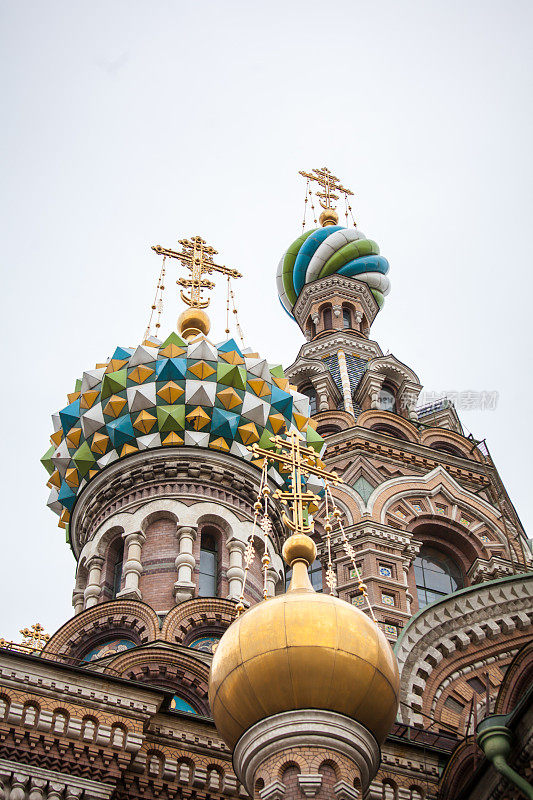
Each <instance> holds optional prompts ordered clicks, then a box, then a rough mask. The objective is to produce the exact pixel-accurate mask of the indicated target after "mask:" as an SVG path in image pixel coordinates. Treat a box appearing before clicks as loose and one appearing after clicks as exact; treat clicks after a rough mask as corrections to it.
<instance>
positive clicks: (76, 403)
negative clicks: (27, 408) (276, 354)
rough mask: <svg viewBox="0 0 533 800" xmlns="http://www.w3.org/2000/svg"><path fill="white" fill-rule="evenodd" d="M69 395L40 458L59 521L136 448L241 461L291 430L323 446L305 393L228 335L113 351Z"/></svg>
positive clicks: (170, 340) (277, 368) (174, 337)
mask: <svg viewBox="0 0 533 800" xmlns="http://www.w3.org/2000/svg"><path fill="white" fill-rule="evenodd" d="M186 313H188V312H186ZM195 313H196V316H197V317H199V315H200V314H202V313H203V312H198V311H196V312H195ZM189 316H190V315H189ZM195 319H196V318H195ZM200 321H201V320H200ZM68 401H69V402H68V405H67V406H65V407H64V408H63V409H62V410H61V411H59V413H58V414H54V415H53V416H52V421H53V425H54V432H53V434H52V436H51V446H50V448H49V450H48V451H47V452H46V453H45V455H44V456H43V458H42V462H43V464H44V466H45V468H46V469H47V471H48V473H49V476H50V477H49V480H48V486H49V487H50V498H49V500H48V505H49V507H50V508H51V509H52V510H53V511H55V512H56V513H57V514H60V515H61V521H60V524H62V525H63V526H65V525H66V524H67V523H68V519H69V515H70V513H71V512H72V509H73V508H74V504H75V503H76V500H77V498H78V496H79V494H80V492H81V491H82V490H83V488H84V487H85V486H86V485H87V483H88V482H89V481H91V480H92V478H94V477H95V476H96V475H98V473H99V472H101V470H103V469H105V467H107V466H108V465H109V464H112V463H114V462H115V461H117V460H119V459H122V458H125V457H127V456H129V455H131V454H132V453H137V452H139V451H142V450H149V449H153V448H158V447H167V446H172V447H180V446H190V447H204V448H210V449H213V450H218V451H220V452H223V453H230V454H232V455H234V456H237V457H238V458H243V459H245V460H247V461H250V460H251V459H252V455H251V453H250V451H249V450H248V446H249V445H251V444H254V443H255V442H258V443H259V444H260V446H261V447H263V448H267V449H268V448H271V447H272V446H273V445H272V443H271V441H270V438H271V437H272V436H274V435H275V434H278V433H280V432H283V431H284V430H291V429H297V430H299V431H300V432H302V434H303V436H304V438H305V439H306V441H307V443H308V444H309V445H310V446H311V447H313V448H314V449H316V450H317V452H319V453H320V452H321V451H322V450H323V448H324V441H323V439H322V437H321V436H320V435H319V434H318V433H316V431H315V430H314V426H313V423H312V421H311V422H310V420H309V400H308V398H307V397H305V396H304V395H301V394H299V393H297V392H295V391H294V390H293V389H291V387H290V386H289V381H288V380H287V378H286V377H285V375H284V373H283V368H282V367H281V366H280V365H272V364H269V363H268V362H267V361H266V360H265V359H263V358H261V357H260V356H259V355H258V354H257V353H252V352H248V351H247V350H244V351H243V350H241V349H240V348H239V347H238V346H237V344H236V343H235V341H234V340H233V339H229V340H228V341H225V342H222V343H221V344H218V345H215V344H213V343H211V342H210V341H209V340H208V339H207V338H206V337H205V336H203V335H200V336H198V337H197V338H196V339H194V341H192V342H187V341H185V340H184V339H182V338H181V337H180V336H178V334H177V333H172V334H171V335H170V336H169V337H168V338H167V339H166V341H164V342H160V341H158V340H156V339H153V340H146V341H145V342H143V344H142V345H139V346H138V347H137V348H127V347H117V348H116V350H115V352H114V353H113V356H112V357H111V359H109V360H108V361H106V362H105V363H103V364H97V365H96V368H95V369H94V370H90V371H88V372H84V373H83V376H82V377H81V378H80V379H78V380H77V381H76V385H75V389H74V392H72V393H71V394H70V395H68Z"/></svg>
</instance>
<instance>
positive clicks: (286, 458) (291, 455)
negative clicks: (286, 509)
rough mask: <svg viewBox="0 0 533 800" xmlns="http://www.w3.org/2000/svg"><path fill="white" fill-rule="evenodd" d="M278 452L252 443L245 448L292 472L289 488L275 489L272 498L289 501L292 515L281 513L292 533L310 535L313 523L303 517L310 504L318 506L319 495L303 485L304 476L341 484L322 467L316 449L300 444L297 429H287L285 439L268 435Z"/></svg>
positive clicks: (333, 474) (283, 501)
mask: <svg viewBox="0 0 533 800" xmlns="http://www.w3.org/2000/svg"><path fill="white" fill-rule="evenodd" d="M270 441H271V442H272V443H273V445H274V447H275V448H276V450H277V452H275V451H273V450H266V449H265V448H263V447H259V446H258V445H257V444H253V445H251V446H250V447H249V448H248V449H249V450H250V451H251V452H252V454H253V455H254V456H255V457H256V458H266V459H268V460H269V461H275V462H277V463H278V464H279V466H280V467H285V471H287V472H290V473H291V484H290V489H288V490H287V491H282V490H281V489H277V490H276V492H275V493H274V495H273V497H276V498H277V499H279V500H281V502H282V503H283V504H284V505H288V504H290V507H291V518H289V517H288V516H287V514H285V513H283V522H284V523H285V525H287V527H288V528H289V529H290V530H291V531H294V533H305V534H309V533H311V532H312V530H313V526H312V525H311V524H309V522H308V521H307V518H306V513H305V512H306V510H307V509H308V507H309V506H310V505H311V504H314V505H318V503H319V501H320V498H319V496H318V495H317V494H315V493H314V492H311V491H310V490H309V489H304V488H303V479H304V478H306V477H308V476H309V475H316V476H317V477H319V478H325V479H327V480H329V481H331V483H333V484H335V485H336V484H338V483H342V479H341V478H339V476H338V475H337V473H336V472H328V471H327V470H326V469H325V468H324V464H323V462H322V461H321V460H320V458H319V456H318V455H317V453H316V451H315V450H313V448H312V447H307V446H306V445H304V444H302V439H301V437H300V434H299V433H298V432H297V431H290V432H288V433H287V434H286V436H285V438H283V437H282V436H271V437H270Z"/></svg>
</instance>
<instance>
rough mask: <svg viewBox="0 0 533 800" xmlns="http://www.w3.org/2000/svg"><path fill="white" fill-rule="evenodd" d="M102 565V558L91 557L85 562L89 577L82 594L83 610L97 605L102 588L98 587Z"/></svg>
mask: <svg viewBox="0 0 533 800" xmlns="http://www.w3.org/2000/svg"><path fill="white" fill-rule="evenodd" d="M103 565H104V559H103V558H102V556H93V557H92V558H90V559H89V561H88V562H87V568H88V570H89V577H88V579H87V586H86V587H85V592H84V593H83V595H84V598H85V608H91V607H92V606H95V605H96V604H97V603H98V599H99V597H100V592H101V591H102V587H101V586H100V581H101V579H102V567H103Z"/></svg>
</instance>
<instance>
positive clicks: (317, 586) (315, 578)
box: [285, 558, 324, 592]
mask: <svg viewBox="0 0 533 800" xmlns="http://www.w3.org/2000/svg"><path fill="white" fill-rule="evenodd" d="M307 574H308V575H309V580H310V581H311V586H312V587H313V589H314V590H315V592H321V591H323V588H324V586H323V580H322V564H321V563H320V561H319V560H318V558H316V559H315V560H314V561H313V563H312V564H311V566H310V567H308V568H307ZM291 578H292V568H291V569H288V570H286V571H285V591H286V590H287V589H288V588H289V586H290V583H291Z"/></svg>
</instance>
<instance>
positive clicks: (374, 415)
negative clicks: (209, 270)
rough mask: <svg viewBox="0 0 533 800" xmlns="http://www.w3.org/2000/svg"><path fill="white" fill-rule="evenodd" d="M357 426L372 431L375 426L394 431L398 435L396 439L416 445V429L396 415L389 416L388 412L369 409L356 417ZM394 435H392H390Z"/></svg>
mask: <svg viewBox="0 0 533 800" xmlns="http://www.w3.org/2000/svg"><path fill="white" fill-rule="evenodd" d="M357 425H358V426H359V427H361V428H368V429H369V430H372V429H374V428H375V426H376V425H382V426H384V427H386V428H389V429H390V430H396V431H398V433H399V434H400V436H399V437H398V438H403V439H404V441H408V442H413V444H418V442H419V437H418V429H417V428H416V427H415V426H414V425H413V424H412V423H411V422H409V421H408V420H406V419H404V418H403V417H400V416H399V415H398V414H391V413H390V411H379V410H378V409H375V408H370V409H368V410H367V411H363V412H362V414H359V416H358V417H357ZM390 435H394V434H392V433H391V434H390Z"/></svg>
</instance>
